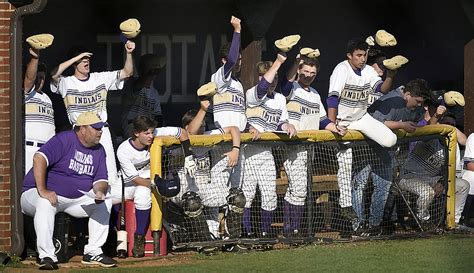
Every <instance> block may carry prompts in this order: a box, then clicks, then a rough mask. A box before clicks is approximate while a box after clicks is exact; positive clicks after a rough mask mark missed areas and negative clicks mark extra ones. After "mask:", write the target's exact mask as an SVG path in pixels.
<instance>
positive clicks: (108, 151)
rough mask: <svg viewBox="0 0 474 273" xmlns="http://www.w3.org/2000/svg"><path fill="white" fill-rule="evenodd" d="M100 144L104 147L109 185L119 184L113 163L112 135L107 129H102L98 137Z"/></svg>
mask: <svg viewBox="0 0 474 273" xmlns="http://www.w3.org/2000/svg"><path fill="white" fill-rule="evenodd" d="M100 144H102V146H104V149H105V155H106V164H107V177H108V181H109V185H114V184H119V185H120V182H119V181H118V176H117V164H116V161H115V151H114V146H113V145H112V135H111V134H110V130H109V127H103V128H102V136H101V137H100Z"/></svg>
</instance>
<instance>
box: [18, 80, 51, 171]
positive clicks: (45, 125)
mask: <svg viewBox="0 0 474 273" xmlns="http://www.w3.org/2000/svg"><path fill="white" fill-rule="evenodd" d="M55 133H56V127H55V126H54V110H53V104H52V103H51V99H50V98H49V96H48V95H46V93H44V92H38V91H36V90H35V89H34V88H33V89H32V90H30V91H29V92H28V93H26V94H25V175H26V174H27V173H28V171H29V170H30V169H31V167H33V155H34V154H35V153H36V151H38V150H39V148H40V147H41V146H42V145H43V144H45V143H46V142H47V141H48V140H49V139H50V138H52V137H53V136H54V134H55Z"/></svg>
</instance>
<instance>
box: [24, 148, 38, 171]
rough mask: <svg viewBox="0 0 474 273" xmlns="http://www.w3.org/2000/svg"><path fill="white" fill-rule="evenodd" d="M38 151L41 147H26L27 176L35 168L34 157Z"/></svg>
mask: <svg viewBox="0 0 474 273" xmlns="http://www.w3.org/2000/svg"><path fill="white" fill-rule="evenodd" d="M34 143H36V142H34ZM38 150H39V147H36V146H31V145H25V175H26V174H27V173H28V172H29V171H30V169H31V168H33V156H34V155H35V153H36V152H37V151H38Z"/></svg>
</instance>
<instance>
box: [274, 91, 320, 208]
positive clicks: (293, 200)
mask: <svg viewBox="0 0 474 273" xmlns="http://www.w3.org/2000/svg"><path fill="white" fill-rule="evenodd" d="M286 99H287V101H288V103H287V105H286V106H287V109H288V122H289V123H290V124H292V125H294V126H295V128H296V130H319V126H320V122H321V121H323V120H325V119H327V114H326V110H325V109H324V106H323V104H322V102H321V96H320V95H319V94H318V92H317V91H316V89H314V88H312V87H309V90H305V89H304V88H303V87H301V85H300V84H299V83H298V82H293V87H292V89H291V91H290V94H289V95H288V96H287V98H286ZM307 163H308V151H307V150H306V148H305V147H302V146H294V147H293V146H292V147H291V148H290V149H288V158H287V159H286V160H285V162H284V163H283V165H284V167H285V171H286V174H287V176H288V189H287V191H286V194H285V200H286V201H287V202H289V203H290V204H292V205H297V206H302V205H304V202H305V200H306V195H307V186H308V166H307Z"/></svg>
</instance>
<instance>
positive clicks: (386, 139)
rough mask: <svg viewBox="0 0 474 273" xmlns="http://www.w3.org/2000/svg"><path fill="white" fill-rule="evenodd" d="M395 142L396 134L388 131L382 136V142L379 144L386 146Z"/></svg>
mask: <svg viewBox="0 0 474 273" xmlns="http://www.w3.org/2000/svg"><path fill="white" fill-rule="evenodd" d="M396 143H397V135H395V134H394V133H393V132H390V134H388V135H387V136H384V138H383V140H382V142H381V143H380V145H382V146H383V147H386V148H390V147H393V146H394V145H395V144H396Z"/></svg>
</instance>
